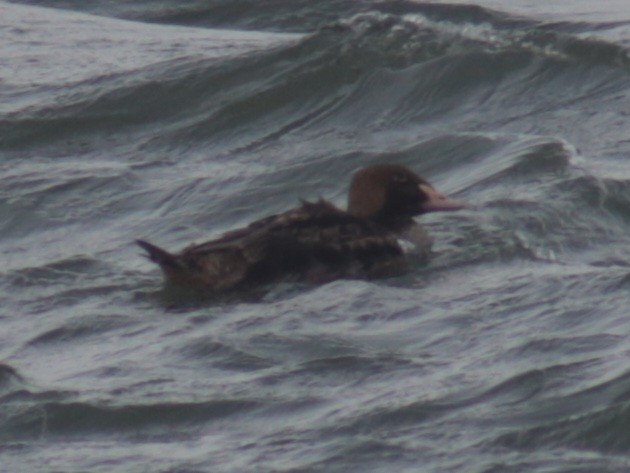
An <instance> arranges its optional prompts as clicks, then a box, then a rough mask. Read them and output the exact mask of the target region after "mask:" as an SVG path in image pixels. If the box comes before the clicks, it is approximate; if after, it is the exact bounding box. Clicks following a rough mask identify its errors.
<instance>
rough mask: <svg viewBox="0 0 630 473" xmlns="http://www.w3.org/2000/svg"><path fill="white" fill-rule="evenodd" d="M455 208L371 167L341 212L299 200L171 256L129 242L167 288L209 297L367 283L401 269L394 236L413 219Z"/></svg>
mask: <svg viewBox="0 0 630 473" xmlns="http://www.w3.org/2000/svg"><path fill="white" fill-rule="evenodd" d="M459 208H462V205H461V204H458V203H456V202H454V201H452V200H449V199H447V198H445V197H444V196H442V195H441V194H439V193H438V192H437V191H436V190H435V189H434V188H433V187H432V186H431V185H430V184H429V183H428V182H427V181H425V180H424V179H422V178H421V177H419V176H417V175H416V174H414V173H413V172H412V171H411V170H409V169H408V168H406V167H404V166H399V165H376V166H370V167H367V168H365V169H362V170H360V171H358V172H357V173H356V174H355V175H354V178H353V180H352V183H351V185H350V191H349V193H348V210H347V211H343V210H341V209H339V208H337V207H335V206H334V205H332V204H331V203H329V202H327V201H325V200H319V201H318V202H314V203H312V202H302V205H301V206H299V207H297V208H294V209H291V210H289V211H287V212H284V213H281V214H277V215H273V216H270V217H267V218H263V219H261V220H257V221H255V222H254V223H252V224H250V225H249V226H247V227H244V228H240V229H238V230H234V231H231V232H228V233H226V234H224V235H223V236H221V237H220V238H218V239H216V240H212V241H208V242H206V243H201V244H198V245H191V246H189V247H187V248H185V249H184V250H183V251H182V252H180V253H178V254H171V253H169V252H167V251H165V250H163V249H161V248H159V247H157V246H155V245H153V244H151V243H148V242H146V241H143V240H138V241H137V243H138V245H140V246H141V247H142V248H143V249H144V250H146V252H147V253H148V257H149V259H150V260H151V261H154V262H155V263H157V264H158V265H159V266H160V267H161V268H162V271H163V272H164V274H165V276H166V278H167V280H169V281H170V282H173V283H176V284H179V285H185V286H193V287H204V288H207V289H210V290H212V291H219V292H220V291H228V290H231V289H239V288H244V287H248V286H252V285H259V284H265V283H269V282H273V281H277V280H280V279H283V278H285V277H294V278H296V279H298V280H305V281H309V282H315V283H317V282H325V281H329V280H333V279H338V278H375V277H383V276H389V275H394V274H398V273H400V272H401V271H403V270H404V268H405V265H406V259H405V256H404V253H403V250H402V248H401V246H400V244H399V243H398V237H399V236H400V235H401V234H403V233H405V232H407V231H408V230H409V229H411V228H413V226H414V225H415V222H414V221H413V217H414V216H416V215H420V214H422V213H426V212H431V211H436V210H456V209H459ZM426 240H427V241H425V242H424V244H425V245H427V244H429V243H428V239H426ZM421 244H422V243H421Z"/></svg>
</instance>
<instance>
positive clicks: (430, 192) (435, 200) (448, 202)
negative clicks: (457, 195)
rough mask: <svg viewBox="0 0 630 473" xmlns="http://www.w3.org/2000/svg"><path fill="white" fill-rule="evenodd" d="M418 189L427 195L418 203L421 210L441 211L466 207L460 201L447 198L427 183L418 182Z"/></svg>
mask: <svg viewBox="0 0 630 473" xmlns="http://www.w3.org/2000/svg"><path fill="white" fill-rule="evenodd" d="M420 190H421V191H422V192H423V193H424V195H425V196H426V197H427V199H426V200H425V201H423V202H422V204H420V206H421V208H422V211H423V212H442V211H449V210H461V209H465V208H466V205H465V204H463V203H462V202H458V201H456V200H452V199H449V198H448V197H446V196H445V195H443V194H441V193H440V192H438V191H437V190H435V189H434V188H433V187H431V186H430V185H428V184H420Z"/></svg>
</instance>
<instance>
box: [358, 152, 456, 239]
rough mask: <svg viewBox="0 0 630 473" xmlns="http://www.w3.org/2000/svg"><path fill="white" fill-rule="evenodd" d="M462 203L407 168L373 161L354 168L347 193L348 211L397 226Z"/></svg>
mask: <svg viewBox="0 0 630 473" xmlns="http://www.w3.org/2000/svg"><path fill="white" fill-rule="evenodd" d="M464 207H465V206H464V205H463V204H462V203H459V202H457V201H454V200H451V199H449V198H447V197H445V196H444V195H442V194H441V193H440V192H438V191H437V190H436V189H435V188H434V187H433V186H432V185H431V184H429V183H428V182H427V181H426V180H425V179H423V178H422V177H420V176H418V175H417V174H416V173H414V172H413V171H412V170H411V169H409V168H407V167H405V166H401V165H395V164H377V165H374V166H369V167H366V168H364V169H361V170H359V171H357V172H356V173H355V175H354V177H353V178H352V182H351V184H350V191H349V193H348V213H350V214H352V215H354V216H356V217H360V218H367V219H370V220H373V221H376V222H379V223H381V224H383V225H386V226H389V227H392V229H399V227H404V226H405V225H407V224H409V223H411V219H412V217H414V216H417V215H421V214H424V213H427V212H436V211H441V210H459V209H462V208H464Z"/></svg>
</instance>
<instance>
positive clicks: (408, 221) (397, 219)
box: [370, 215, 417, 234]
mask: <svg viewBox="0 0 630 473" xmlns="http://www.w3.org/2000/svg"><path fill="white" fill-rule="evenodd" d="M370 220H372V221H373V222H374V223H376V224H378V225H379V226H381V227H383V228H386V229H387V230H389V231H390V232H393V233H396V234H402V233H404V232H405V231H407V230H408V229H409V228H411V227H413V226H415V225H417V224H416V222H415V221H414V220H413V219H412V218H411V217H407V216H391V215H381V216H377V217H374V218H371V219H370Z"/></svg>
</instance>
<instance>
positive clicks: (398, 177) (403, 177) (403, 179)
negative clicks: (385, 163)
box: [394, 174, 409, 184]
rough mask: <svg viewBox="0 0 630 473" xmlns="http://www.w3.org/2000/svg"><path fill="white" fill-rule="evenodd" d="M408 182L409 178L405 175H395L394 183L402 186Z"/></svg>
mask: <svg viewBox="0 0 630 473" xmlns="http://www.w3.org/2000/svg"><path fill="white" fill-rule="evenodd" d="M408 181H409V178H408V177H407V176H406V175H405V174H394V182H396V183H399V184H402V183H405V182H408Z"/></svg>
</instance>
